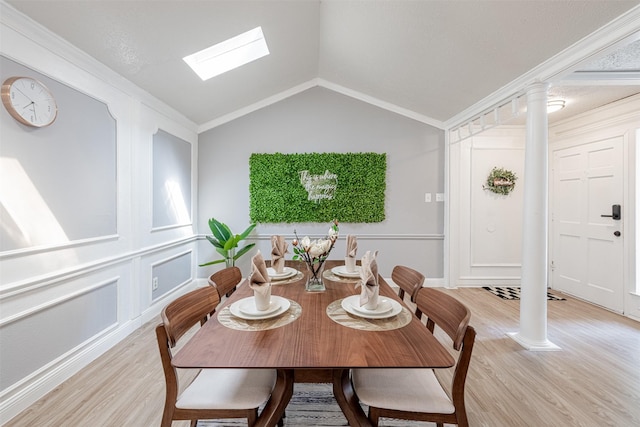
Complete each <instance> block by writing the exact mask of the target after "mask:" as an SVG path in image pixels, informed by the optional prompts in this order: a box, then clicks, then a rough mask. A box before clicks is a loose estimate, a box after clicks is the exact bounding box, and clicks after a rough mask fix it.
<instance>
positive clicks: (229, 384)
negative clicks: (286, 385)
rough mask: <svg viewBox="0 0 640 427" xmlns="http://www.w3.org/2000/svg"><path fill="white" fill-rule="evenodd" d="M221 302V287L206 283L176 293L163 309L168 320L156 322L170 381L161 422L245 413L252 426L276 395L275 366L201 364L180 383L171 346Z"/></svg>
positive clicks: (166, 425) (165, 425)
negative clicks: (191, 376)
mask: <svg viewBox="0 0 640 427" xmlns="http://www.w3.org/2000/svg"><path fill="white" fill-rule="evenodd" d="M219 302H220V297H219V296H218V292H217V291H216V289H215V288H214V287H212V286H207V287H204V288H199V289H196V290H194V291H191V292H189V293H187V294H185V295H183V296H181V297H179V298H177V299H176V300H175V301H173V302H171V303H170V304H168V305H167V306H166V307H165V308H164V310H163V311H162V322H163V323H161V324H159V325H158V326H157V327H156V336H157V339H158V348H159V350H160V357H161V359H162V368H163V370H164V376H165V385H166V396H165V404H164V411H163V414H162V423H161V426H162V427H170V426H171V423H172V421H173V420H191V426H192V427H195V425H196V424H197V421H198V420H199V419H203V420H206V419H221V418H246V419H247V423H248V426H249V427H251V426H253V425H254V424H255V422H256V419H257V417H258V407H259V406H260V405H261V404H262V403H264V402H266V401H267V400H268V399H269V398H270V396H271V392H272V390H273V387H274V385H275V383H276V370H275V369H202V370H201V371H200V372H199V373H198V375H197V376H196V377H195V379H194V380H193V381H192V382H191V383H190V384H188V385H187V386H186V387H185V386H184V385H183V387H182V388H180V385H179V382H178V374H177V372H176V368H174V367H173V366H172V365H171V358H172V349H173V348H175V346H176V344H177V342H178V340H179V339H180V338H181V337H182V336H183V335H184V334H185V333H186V332H187V331H189V330H190V329H191V328H192V327H194V326H195V325H197V324H198V323H202V324H204V323H205V322H206V321H207V318H208V316H209V315H210V314H211V313H213V312H214V311H215V308H216V306H217V305H218V303H219ZM179 390H182V392H181V393H179ZM279 425H282V420H281V422H280V423H279Z"/></svg>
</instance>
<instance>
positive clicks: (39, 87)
mask: <svg viewBox="0 0 640 427" xmlns="http://www.w3.org/2000/svg"><path fill="white" fill-rule="evenodd" d="M1 94H2V104H4V106H5V108H6V109H7V111H8V112H9V114H11V117H13V118H14V119H16V120H17V121H19V122H20V123H22V124H24V125H27V126H33V127H38V128H40V127H44V126H49V125H50V124H51V123H53V121H54V120H55V119H56V116H57V115H58V107H57V105H56V100H55V98H54V97H53V95H52V94H51V92H50V91H49V89H48V88H47V87H46V86H45V85H44V84H42V83H41V82H39V81H38V80H36V79H34V78H31V77H10V78H8V79H7V80H5V81H4V83H2V91H1Z"/></svg>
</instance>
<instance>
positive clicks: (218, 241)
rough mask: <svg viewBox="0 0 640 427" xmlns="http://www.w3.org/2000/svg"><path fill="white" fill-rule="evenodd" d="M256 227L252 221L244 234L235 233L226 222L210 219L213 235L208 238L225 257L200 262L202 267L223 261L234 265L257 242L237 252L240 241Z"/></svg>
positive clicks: (231, 265) (229, 265) (228, 264)
mask: <svg viewBox="0 0 640 427" xmlns="http://www.w3.org/2000/svg"><path fill="white" fill-rule="evenodd" d="M255 227H256V224H255V223H252V224H250V225H249V227H247V229H246V230H244V231H243V232H242V234H233V233H232V232H231V229H230V228H229V226H227V225H226V224H224V223H222V222H220V221H218V220H216V219H215V218H211V219H209V228H210V229H211V233H212V234H213V235H212V236H206V237H207V240H208V241H209V242H210V243H211V244H212V245H213V246H214V247H215V248H216V252H218V253H219V254H220V255H222V256H223V257H224V258H223V259H217V260H215V261H210V262H207V263H204V264H200V267H204V266H207V265H213V264H219V263H221V262H224V263H226V265H227V267H233V266H234V265H235V264H236V260H237V259H238V258H240V257H241V256H242V255H244V254H246V253H247V252H249V250H251V248H253V247H254V246H255V245H256V244H255V243H249V244H248V245H245V246H243V247H242V249H240V250H239V251H237V252H236V248H237V247H238V243H240V242H241V241H242V240H244V239H246V238H247V236H248V235H249V233H251V231H252V230H253V229H254V228H255Z"/></svg>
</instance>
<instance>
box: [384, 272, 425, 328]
mask: <svg viewBox="0 0 640 427" xmlns="http://www.w3.org/2000/svg"><path fill="white" fill-rule="evenodd" d="M391 280H393V283H395V284H396V285H398V296H399V297H400V299H401V300H402V301H404V296H405V294H406V295H408V296H409V299H410V300H411V302H413V303H415V302H416V295H418V291H419V290H420V289H421V288H422V285H423V283H424V274H422V273H420V272H419V271H416V270H414V269H413V268H410V267H406V266H404V265H396V266H395V267H394V268H393V271H392V272H391ZM415 313H416V315H417V316H418V317H420V315H421V313H420V311H419V309H418V308H417V307H416V310H415Z"/></svg>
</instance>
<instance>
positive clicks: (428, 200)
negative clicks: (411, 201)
mask: <svg viewBox="0 0 640 427" xmlns="http://www.w3.org/2000/svg"><path fill="white" fill-rule="evenodd" d="M424 202H425V203H431V193H424Z"/></svg>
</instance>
